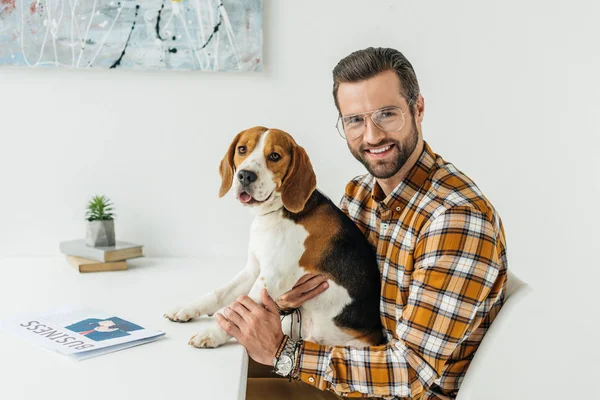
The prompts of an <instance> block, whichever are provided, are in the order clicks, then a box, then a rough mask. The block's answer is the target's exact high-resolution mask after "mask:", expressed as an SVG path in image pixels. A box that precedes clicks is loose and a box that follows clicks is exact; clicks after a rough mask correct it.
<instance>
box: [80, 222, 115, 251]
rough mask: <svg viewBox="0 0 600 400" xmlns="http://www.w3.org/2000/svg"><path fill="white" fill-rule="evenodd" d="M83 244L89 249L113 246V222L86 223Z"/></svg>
mask: <svg viewBox="0 0 600 400" xmlns="http://www.w3.org/2000/svg"><path fill="white" fill-rule="evenodd" d="M85 244H86V245H88V246H90V247H105V246H114V245H115V221H114V220H112V219H111V220H108V221H88V225H87V232H86V235H85Z"/></svg>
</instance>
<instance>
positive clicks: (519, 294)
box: [456, 270, 532, 400]
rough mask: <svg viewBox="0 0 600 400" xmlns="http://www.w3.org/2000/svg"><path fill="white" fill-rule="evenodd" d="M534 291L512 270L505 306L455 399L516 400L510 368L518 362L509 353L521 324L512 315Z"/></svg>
mask: <svg viewBox="0 0 600 400" xmlns="http://www.w3.org/2000/svg"><path fill="white" fill-rule="evenodd" d="M531 291H532V290H531V287H530V286H528V285H527V284H526V283H525V282H523V281H522V280H520V279H519V278H518V277H516V276H515V275H514V274H513V273H512V272H511V271H510V270H509V272H508V277H507V280H506V298H505V302H504V305H503V306H502V309H501V310H500V312H499V313H498V315H497V316H496V319H495V320H494V322H493V323H492V325H491V326H490V328H489V329H488V331H487V332H486V334H485V336H484V337H483V340H482V342H481V344H480V345H479V348H478V349H477V352H476V353H475V357H474V358H473V360H472V361H471V365H470V366H469V369H468V370H467V374H466V375H465V378H464V380H463V382H462V384H461V387H460V390H459V391H458V395H457V397H456V400H492V399H493V400H504V399H509V398H513V399H514V398H516V396H514V393H515V392H514V386H517V382H515V379H514V377H513V376H511V372H510V369H511V365H512V366H514V364H515V363H517V362H518V357H516V355H515V354H513V352H511V351H510V350H511V346H510V341H511V339H514V337H517V336H518V334H519V323H520V322H519V321H518V320H515V318H511V316H514V314H515V310H517V309H518V308H519V305H522V304H523V300H524V299H525V298H526V297H527V296H528V294H529V293H530V292H531ZM511 384H512V386H511ZM518 384H520V383H518ZM510 393H512V394H513V395H510Z"/></svg>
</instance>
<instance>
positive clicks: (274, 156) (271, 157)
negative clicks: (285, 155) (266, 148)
mask: <svg viewBox="0 0 600 400" xmlns="http://www.w3.org/2000/svg"><path fill="white" fill-rule="evenodd" d="M280 159H281V156H280V155H279V154H278V153H271V154H269V160H271V161H279V160H280Z"/></svg>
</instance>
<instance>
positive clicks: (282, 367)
mask: <svg viewBox="0 0 600 400" xmlns="http://www.w3.org/2000/svg"><path fill="white" fill-rule="evenodd" d="M292 367H293V365H292V359H291V358H290V357H289V356H287V355H285V354H284V355H282V356H280V357H279V361H277V371H278V372H280V373H281V374H283V375H287V374H289V373H290V371H291V370H292Z"/></svg>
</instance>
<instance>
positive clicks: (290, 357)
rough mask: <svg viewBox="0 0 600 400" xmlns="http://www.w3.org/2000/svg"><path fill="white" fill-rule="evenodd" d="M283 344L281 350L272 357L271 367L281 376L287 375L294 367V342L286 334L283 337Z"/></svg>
mask: <svg viewBox="0 0 600 400" xmlns="http://www.w3.org/2000/svg"><path fill="white" fill-rule="evenodd" d="M283 340H285V345H284V346H283V348H282V349H281V351H280V352H279V351H278V352H277V353H276V354H275V357H273V367H274V368H275V373H276V374H278V375H281V376H288V375H289V374H290V373H291V372H292V369H294V360H295V356H294V353H295V351H296V342H294V341H293V340H292V339H290V338H289V337H288V336H287V335H286V336H285V337H284V338H283Z"/></svg>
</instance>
